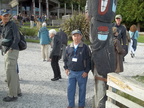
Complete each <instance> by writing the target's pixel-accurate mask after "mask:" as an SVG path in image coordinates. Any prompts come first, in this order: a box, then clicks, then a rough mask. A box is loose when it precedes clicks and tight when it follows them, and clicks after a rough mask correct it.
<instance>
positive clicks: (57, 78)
mask: <svg viewBox="0 0 144 108" xmlns="http://www.w3.org/2000/svg"><path fill="white" fill-rule="evenodd" d="M59 79H62V77H61V76H59V77H56V78H52V79H51V80H52V81H57V80H59Z"/></svg>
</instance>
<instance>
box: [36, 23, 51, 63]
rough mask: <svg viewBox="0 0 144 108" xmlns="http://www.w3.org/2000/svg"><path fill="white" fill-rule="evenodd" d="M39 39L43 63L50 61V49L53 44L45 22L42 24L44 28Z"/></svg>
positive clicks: (39, 34) (39, 33)
mask: <svg viewBox="0 0 144 108" xmlns="http://www.w3.org/2000/svg"><path fill="white" fill-rule="evenodd" d="M38 37H39V38H40V44H41V52H42V58H43V61H49V56H48V49H49V45H50V43H51V39H50V37H49V30H48V29H47V27H46V23H45V22H44V23H42V27H41V28H40V30H39V32H38Z"/></svg>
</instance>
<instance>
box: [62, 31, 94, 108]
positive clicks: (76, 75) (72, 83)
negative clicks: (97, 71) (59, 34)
mask: <svg viewBox="0 0 144 108" xmlns="http://www.w3.org/2000/svg"><path fill="white" fill-rule="evenodd" d="M72 39H73V42H72V43H71V44H70V45H69V46H68V47H67V48H66V54H65V57H64V69H65V72H66V75H67V76H68V89H67V98H68V107H67V108H74V106H75V92H76V83H78V86H79V102H78V106H79V107H78V108H84V106H85V97H86V84H87V79H88V72H89V71H90V70H91V51H90V49H89V47H88V46H87V45H86V44H84V43H83V42H82V41H81V39H82V34H81V31H80V30H74V31H72Z"/></svg>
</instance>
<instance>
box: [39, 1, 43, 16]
mask: <svg viewBox="0 0 144 108" xmlns="http://www.w3.org/2000/svg"><path fill="white" fill-rule="evenodd" d="M41 15H42V14H41V0H39V16H41Z"/></svg>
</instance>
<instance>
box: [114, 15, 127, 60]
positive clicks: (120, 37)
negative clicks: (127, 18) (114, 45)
mask: <svg viewBox="0 0 144 108" xmlns="http://www.w3.org/2000/svg"><path fill="white" fill-rule="evenodd" d="M115 22H116V23H114V24H113V27H117V29H118V33H119V34H118V37H117V39H118V40H119V41H120V44H121V45H122V47H123V48H124V50H125V51H126V53H127V52H128V45H127V43H126V40H127V37H126V28H125V27H124V26H123V25H122V24H121V22H122V16H121V15H116V16H115ZM125 56H126V54H125V55H124V56H123V61H125V59H124V57H125Z"/></svg>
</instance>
